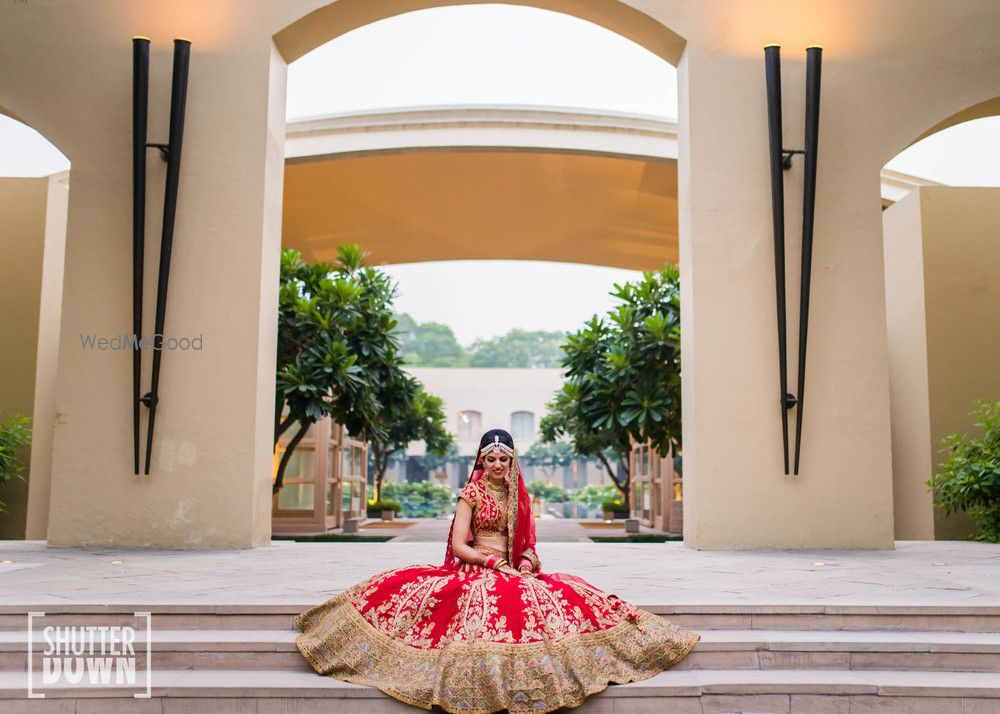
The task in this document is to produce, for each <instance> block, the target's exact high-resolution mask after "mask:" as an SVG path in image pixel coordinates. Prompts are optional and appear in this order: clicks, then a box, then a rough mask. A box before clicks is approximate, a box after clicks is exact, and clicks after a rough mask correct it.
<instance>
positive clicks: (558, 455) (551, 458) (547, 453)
mask: <svg viewBox="0 0 1000 714" xmlns="http://www.w3.org/2000/svg"><path fill="white" fill-rule="evenodd" d="M575 456H576V454H574V453H573V447H572V445H570V443H569V442H568V441H536V442H535V443H534V444H532V445H531V448H529V449H528V450H527V451H525V452H524V455H523V456H521V457H519V460H520V461H521V462H522V463H523V464H524V465H525V466H534V467H535V468H536V469H540V470H541V471H542V473H543V474H544V476H545V478H544V480H545V481H551V480H552V476H553V475H554V474H555V471H556V469H558V468H563V467H566V466H569V465H570V464H571V463H573V459H574V458H575ZM532 495H534V494H532Z"/></svg>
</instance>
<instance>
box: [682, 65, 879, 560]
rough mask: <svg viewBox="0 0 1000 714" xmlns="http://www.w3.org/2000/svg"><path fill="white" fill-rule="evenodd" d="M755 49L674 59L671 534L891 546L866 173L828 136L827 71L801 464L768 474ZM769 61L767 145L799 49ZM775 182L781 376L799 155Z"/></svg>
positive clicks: (833, 84) (761, 143) (770, 406)
mask: <svg viewBox="0 0 1000 714" xmlns="http://www.w3.org/2000/svg"><path fill="white" fill-rule="evenodd" d="M762 56H763V53H762V52H759V53H754V54H750V55H748V56H747V57H745V58H743V59H742V60H741V59H739V58H735V57H732V56H727V57H721V56H719V55H718V54H717V53H714V52H711V51H708V50H707V49H706V48H699V47H692V46H689V47H688V49H687V51H686V52H685V56H684V59H683V60H682V61H681V64H680V66H679V81H680V83H681V91H680V98H681V108H680V112H681V117H680V120H679V127H680V137H679V139H680V146H681V155H680V164H679V165H680V167H681V168H680V180H679V184H680V186H681V187H682V190H681V194H680V199H679V205H680V256H681V269H682V276H681V279H682V300H681V303H682V309H683V312H682V334H683V341H682V373H683V375H684V385H683V399H684V415H683V419H684V538H685V542H686V543H687V544H688V545H689V546H691V547H694V548H699V549H744V548H746V549H749V548H769V547H776V548H797V547H812V548H892V547H893V514H892V471H891V462H890V434H889V394H888V367H887V356H886V334H885V319H884V307H883V306H884V298H883V287H882V286H883V275H882V249H881V219H880V213H879V211H880V204H879V193H878V191H879V189H878V171H877V170H874V171H870V170H869V167H867V166H865V165H864V164H863V163H862V162H856V161H855V162H849V161H846V160H845V159H844V156H843V155H842V153H841V152H838V151H836V150H835V147H844V146H849V145H850V144H851V143H852V141H853V135H854V134H855V133H856V130H857V127H856V125H855V124H854V122H853V121H849V120H848V116H847V114H846V112H845V107H844V106H843V96H842V89H843V88H842V80H838V78H837V73H836V71H833V72H830V73H828V74H829V75H832V77H829V78H827V79H825V84H824V85H823V96H824V103H823V105H822V113H821V118H820V146H819V153H818V158H819V175H818V181H817V183H818V190H817V199H816V223H815V242H814V249H813V267H812V298H811V307H810V322H809V333H808V354H807V371H806V386H805V411H804V415H803V416H804V420H803V443H802V455H801V466H800V472H799V475H798V476H785V475H784V465H783V457H782V446H781V444H782V440H781V421H780V417H781V407H780V405H779V392H780V389H779V372H778V348H777V327H776V314H775V286H774V252H773V238H772V228H771V196H770V184H769V175H768V172H767V166H768V140H767V124H766V119H767V112H766V107H765V93H764V75H763V60H762ZM782 75H783V81H784V95H783V96H784V118H785V139H784V145H785V146H786V147H789V148H794V147H800V146H801V144H802V131H803V116H804V108H803V101H804V52H803V50H802V49H798V50H797V51H795V50H792V51H786V53H785V57H784V58H783V65H782ZM825 76H828V75H825ZM785 196H786V226H787V231H786V259H787V267H786V271H787V272H786V276H787V290H788V301H787V309H788V324H789V331H788V345H789V362H788V369H789V375H790V384H791V385H792V388H791V391H794V389H795V387H794V385H795V381H796V377H795V375H796V371H797V368H798V366H797V359H796V354H797V345H798V331H797V325H798V318H799V313H798V303H799V300H798V290H799V284H800V283H799V279H798V276H799V272H800V271H799V261H800V246H801V205H802V162H801V160H797V161H796V162H795V165H794V167H793V168H792V170H791V171H788V172H786V193H785ZM794 416H795V412H794V410H793V411H792V412H791V413H790V417H791V418H790V431H791V440H792V444H791V449H792V453H794Z"/></svg>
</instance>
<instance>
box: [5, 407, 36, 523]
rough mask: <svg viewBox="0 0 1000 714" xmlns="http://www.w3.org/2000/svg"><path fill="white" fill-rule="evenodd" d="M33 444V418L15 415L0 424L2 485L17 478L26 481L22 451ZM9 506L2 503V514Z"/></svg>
mask: <svg viewBox="0 0 1000 714" xmlns="http://www.w3.org/2000/svg"><path fill="white" fill-rule="evenodd" d="M30 443H31V417H29V416H25V415H23V414H15V415H13V416H12V417H11V418H10V419H8V420H7V422H6V423H0V484H6V483H7V482H8V481H11V480H13V479H15V478H18V479H21V480H22V481H24V476H23V475H22V473H23V472H24V464H23V463H22V462H21V459H20V454H21V449H22V448H23V447H25V446H27V445H28V444H30ZM6 510H7V504H5V503H4V502H3V501H0V512H3V511H6Z"/></svg>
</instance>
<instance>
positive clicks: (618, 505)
mask: <svg viewBox="0 0 1000 714" xmlns="http://www.w3.org/2000/svg"><path fill="white" fill-rule="evenodd" d="M601 510H602V511H611V512H612V513H628V506H626V505H625V504H624V503H622V501H621V499H620V498H619V499H616V500H613V501H612V500H610V499H609V500H607V501H604V502H603V503H601Z"/></svg>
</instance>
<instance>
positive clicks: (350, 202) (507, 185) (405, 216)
mask: <svg viewBox="0 0 1000 714" xmlns="http://www.w3.org/2000/svg"><path fill="white" fill-rule="evenodd" d="M341 243H359V244H360V245H361V246H362V248H364V249H365V250H366V251H368V252H370V253H371V262H373V263H375V264H385V263H410V262H419V261H432V260H474V259H508V260H552V261H559V262H569V263H587V264H592V265H608V266H614V267H621V268H630V269H637V270H653V269H656V268H658V267H659V266H661V265H662V264H663V262H664V261H670V262H674V263H676V262H677V163H676V161H673V160H667V159H647V158H631V157H623V156H606V155H596V154H587V153H580V152H556V151H538V150H521V149H517V150H497V149H486V150H482V149H469V148H458V149H453V148H439V149H427V150H408V151H403V152H398V151H397V152H387V153H365V154H355V155H345V156H338V157H323V158H318V159H306V160H301V159H294V160H289V161H288V162H286V165H285V186H284V207H283V228H282V244H283V246H285V247H294V248H297V249H298V250H300V251H301V252H302V253H303V255H304V256H305V257H306V259H308V260H326V261H333V260H334V259H335V257H336V248H337V245H339V244H341Z"/></svg>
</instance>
